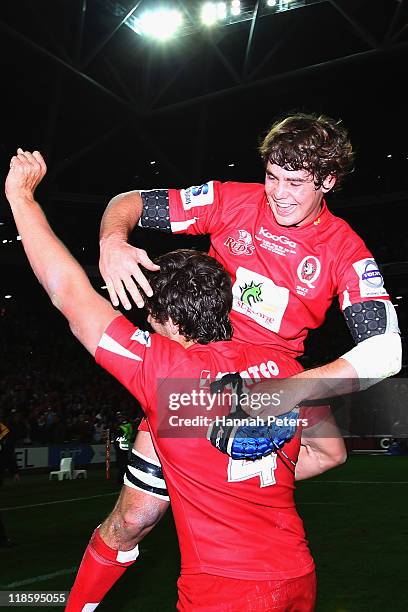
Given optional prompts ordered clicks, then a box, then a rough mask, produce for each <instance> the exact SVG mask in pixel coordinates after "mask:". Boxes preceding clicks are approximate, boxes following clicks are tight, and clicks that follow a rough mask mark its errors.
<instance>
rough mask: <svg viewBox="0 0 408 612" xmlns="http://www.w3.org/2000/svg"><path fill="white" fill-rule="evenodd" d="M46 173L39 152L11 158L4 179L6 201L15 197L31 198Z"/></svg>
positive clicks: (20, 151) (24, 152)
mask: <svg viewBox="0 0 408 612" xmlns="http://www.w3.org/2000/svg"><path fill="white" fill-rule="evenodd" d="M46 172H47V166H46V164H45V161H44V158H43V156H42V155H41V153H40V152H39V151H34V152H33V153H31V152H30V151H23V150H22V149H20V148H19V149H17V154H16V155H14V156H13V157H12V158H11V161H10V170H9V173H8V175H7V177H6V184H5V192H6V196H7V198H8V200H10V199H12V198H16V197H32V196H33V194H34V191H35V190H36V188H37V186H38V185H39V183H40V182H41V180H42V179H43V177H44V175H45V173H46Z"/></svg>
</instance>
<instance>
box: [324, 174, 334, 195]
mask: <svg viewBox="0 0 408 612" xmlns="http://www.w3.org/2000/svg"><path fill="white" fill-rule="evenodd" d="M336 180H337V179H336V177H335V175H334V174H329V176H326V178H325V179H324V181H323V184H322V191H323V193H327V192H328V191H330V190H331V189H333V187H334V186H335V184H336Z"/></svg>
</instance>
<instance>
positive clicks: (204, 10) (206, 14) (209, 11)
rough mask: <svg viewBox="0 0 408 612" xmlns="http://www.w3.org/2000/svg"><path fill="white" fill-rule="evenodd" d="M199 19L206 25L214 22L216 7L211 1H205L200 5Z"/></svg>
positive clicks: (215, 19)
mask: <svg viewBox="0 0 408 612" xmlns="http://www.w3.org/2000/svg"><path fill="white" fill-rule="evenodd" d="M201 21H202V23H203V24H204V25H207V26H211V25H214V23H216V21H217V7H216V5H215V4H214V3H213V2H205V3H204V4H203V6H202V7H201Z"/></svg>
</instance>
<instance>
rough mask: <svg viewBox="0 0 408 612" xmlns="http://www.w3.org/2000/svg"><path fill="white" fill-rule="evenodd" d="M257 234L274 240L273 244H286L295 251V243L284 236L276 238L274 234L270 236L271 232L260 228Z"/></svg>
mask: <svg viewBox="0 0 408 612" xmlns="http://www.w3.org/2000/svg"><path fill="white" fill-rule="evenodd" d="M259 233H260V235H261V236H264V237H265V238H269V239H270V240H274V241H275V242H280V243H281V244H286V245H287V246H289V247H290V248H291V249H296V242H293V241H292V240H289V238H286V236H276V235H275V234H271V232H268V230H267V229H265V228H264V227H261V229H260V230H259Z"/></svg>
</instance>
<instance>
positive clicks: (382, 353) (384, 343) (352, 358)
mask: <svg viewBox="0 0 408 612" xmlns="http://www.w3.org/2000/svg"><path fill="white" fill-rule="evenodd" d="M341 358H342V359H345V360H346V361H348V362H349V363H350V364H351V365H352V366H353V368H354V369H355V371H356V372H357V374H358V377H359V379H360V389H361V390H364V389H368V387H371V385H374V384H375V383H377V382H379V381H380V380H383V379H384V378H388V377H389V376H393V375H394V374H398V372H399V371H400V370H401V365H402V346H401V338H400V335H399V334H398V333H396V332H385V333H384V334H378V335H376V336H372V338H367V339H366V340H363V342H360V343H359V344H358V345H357V346H355V347H354V348H352V349H351V351H348V353H345V354H344V355H342V356H341Z"/></svg>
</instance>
